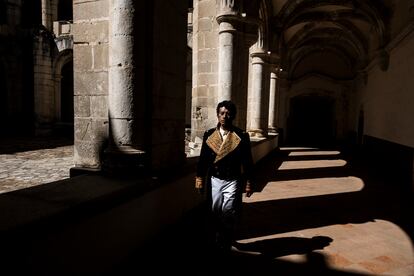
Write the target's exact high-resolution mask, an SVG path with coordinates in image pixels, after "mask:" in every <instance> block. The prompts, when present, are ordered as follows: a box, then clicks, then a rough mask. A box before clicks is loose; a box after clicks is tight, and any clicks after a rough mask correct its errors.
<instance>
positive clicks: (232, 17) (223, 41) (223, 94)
mask: <svg viewBox="0 0 414 276" xmlns="http://www.w3.org/2000/svg"><path fill="white" fill-rule="evenodd" d="M234 2H235V0H222V1H221V3H220V13H219V15H218V16H217V22H218V23H219V39H218V43H219V45H218V49H219V59H218V91H217V100H218V102H221V101H223V100H231V99H232V90H233V81H234V76H233V75H234V70H233V69H234V68H233V67H234V66H233V64H234V61H233V59H234V41H235V36H236V23H237V11H236V9H235V3H234Z"/></svg>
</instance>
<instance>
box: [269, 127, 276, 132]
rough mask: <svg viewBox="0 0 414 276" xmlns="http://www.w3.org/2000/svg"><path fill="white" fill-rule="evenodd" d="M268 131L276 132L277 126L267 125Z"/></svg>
mask: <svg viewBox="0 0 414 276" xmlns="http://www.w3.org/2000/svg"><path fill="white" fill-rule="evenodd" d="M268 133H277V127H269V128H268Z"/></svg>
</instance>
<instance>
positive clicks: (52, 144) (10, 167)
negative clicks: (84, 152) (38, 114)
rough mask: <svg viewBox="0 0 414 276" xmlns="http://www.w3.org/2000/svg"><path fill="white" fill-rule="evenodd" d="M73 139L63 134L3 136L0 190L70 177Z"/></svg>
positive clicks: (3, 191) (5, 190)
mask: <svg viewBox="0 0 414 276" xmlns="http://www.w3.org/2000/svg"><path fill="white" fill-rule="evenodd" d="M71 167H73V141H71V140H70V139H66V138H63V137H48V138H42V137H33V138H13V139H11V138H10V139H1V140H0V193H6V192H10V191H14V190H18V189H23V188H28V187H32V186H36V185H39V184H44V183H49V182H53V181H57V180H61V179H65V178H68V177H69V169H70V168H71Z"/></svg>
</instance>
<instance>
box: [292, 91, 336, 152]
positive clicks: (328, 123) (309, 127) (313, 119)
mask: <svg viewBox="0 0 414 276" xmlns="http://www.w3.org/2000/svg"><path fill="white" fill-rule="evenodd" d="M334 118H335V117H334V101H333V99H332V98H329V97H323V96H298V97H295V98H293V99H292V100H291V102H290V114H289V119H288V133H287V135H288V142H289V144H293V145H303V146H318V147H321V146H330V145H332V143H333V142H334V140H335V119H334Z"/></svg>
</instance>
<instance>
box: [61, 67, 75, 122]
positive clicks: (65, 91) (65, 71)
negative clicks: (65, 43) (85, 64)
mask: <svg viewBox="0 0 414 276" xmlns="http://www.w3.org/2000/svg"><path fill="white" fill-rule="evenodd" d="M61 76H62V78H61V81H60V121H61V122H62V123H65V124H72V125H73V61H69V62H68V63H66V64H65V65H63V67H62V73H61Z"/></svg>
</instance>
